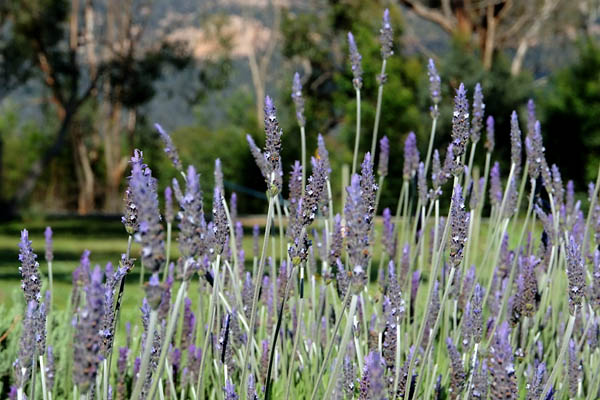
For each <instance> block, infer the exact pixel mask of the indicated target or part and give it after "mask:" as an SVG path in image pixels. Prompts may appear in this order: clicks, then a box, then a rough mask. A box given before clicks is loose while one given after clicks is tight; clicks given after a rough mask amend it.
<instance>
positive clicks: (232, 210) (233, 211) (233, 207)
mask: <svg viewBox="0 0 600 400" xmlns="http://www.w3.org/2000/svg"><path fill="white" fill-rule="evenodd" d="M229 215H230V216H231V220H232V221H233V222H236V220H237V216H238V212H237V193H235V192H231V196H230V197H229Z"/></svg>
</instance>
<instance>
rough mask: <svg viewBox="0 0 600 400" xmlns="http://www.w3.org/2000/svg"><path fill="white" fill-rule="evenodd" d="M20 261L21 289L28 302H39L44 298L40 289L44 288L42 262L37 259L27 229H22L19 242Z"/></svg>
mask: <svg viewBox="0 0 600 400" xmlns="http://www.w3.org/2000/svg"><path fill="white" fill-rule="evenodd" d="M19 249H20V250H19V261H20V262H21V266H20V267H19V272H20V273H21V289H23V292H24V294H25V300H26V301H27V303H29V302H31V301H35V302H36V303H39V302H40V300H41V299H42V295H41V293H40V290H41V288H42V277H41V275H40V264H39V263H38V262H37V261H36V259H37V255H36V254H35V253H34V252H33V249H32V248H31V241H30V240H29V232H27V229H23V230H22V231H21V241H20V242H19Z"/></svg>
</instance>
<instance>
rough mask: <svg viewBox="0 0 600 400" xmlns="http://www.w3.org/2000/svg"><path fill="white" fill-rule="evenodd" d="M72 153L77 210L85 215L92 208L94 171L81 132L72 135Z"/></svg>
mask: <svg viewBox="0 0 600 400" xmlns="http://www.w3.org/2000/svg"><path fill="white" fill-rule="evenodd" d="M73 155H74V158H75V172H76V175H77V186H78V187H79V190H78V193H77V212H78V213H79V214H81V215H85V214H88V213H90V212H91V211H93V210H94V182H95V178H94V171H93V170H92V165H91V163H90V157H89V154H88V150H87V147H86V145H85V143H84V141H83V138H82V137H81V134H79V133H75V134H74V135H73Z"/></svg>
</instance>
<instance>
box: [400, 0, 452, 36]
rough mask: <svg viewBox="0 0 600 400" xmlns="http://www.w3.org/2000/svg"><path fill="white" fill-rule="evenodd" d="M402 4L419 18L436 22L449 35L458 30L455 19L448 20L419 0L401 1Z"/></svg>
mask: <svg viewBox="0 0 600 400" xmlns="http://www.w3.org/2000/svg"><path fill="white" fill-rule="evenodd" d="M400 3H401V4H404V5H405V6H406V7H407V8H409V9H410V10H412V11H413V12H414V13H415V14H417V15H418V16H420V17H422V18H425V19H426V20H429V21H431V22H435V23H436V24H438V25H439V26H440V27H441V28H442V29H444V30H445V31H446V32H448V33H453V32H454V30H455V29H456V21H455V19H454V18H448V17H446V16H444V14H442V13H441V12H439V11H437V10H435V9H433V8H430V7H427V6H425V5H424V4H423V3H421V2H419V1H418V0H400Z"/></svg>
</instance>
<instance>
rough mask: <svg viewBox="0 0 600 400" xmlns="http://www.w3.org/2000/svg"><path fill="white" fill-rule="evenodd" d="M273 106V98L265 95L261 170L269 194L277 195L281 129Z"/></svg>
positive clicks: (280, 172)
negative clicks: (263, 148)
mask: <svg viewBox="0 0 600 400" xmlns="http://www.w3.org/2000/svg"><path fill="white" fill-rule="evenodd" d="M275 111H276V110H275V106H274V105H273V100H271V98H270V97H269V96H266V97H265V134H266V141H265V152H264V159H265V166H266V171H264V172H263V175H264V174H265V173H266V175H265V176H264V178H265V180H266V182H267V187H268V191H269V194H270V195H271V196H275V195H277V194H278V193H279V192H281V178H282V176H283V171H282V169H281V154H280V153H281V136H282V135H283V130H282V129H281V128H280V127H279V122H278V121H277V115H276V114H275Z"/></svg>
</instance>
